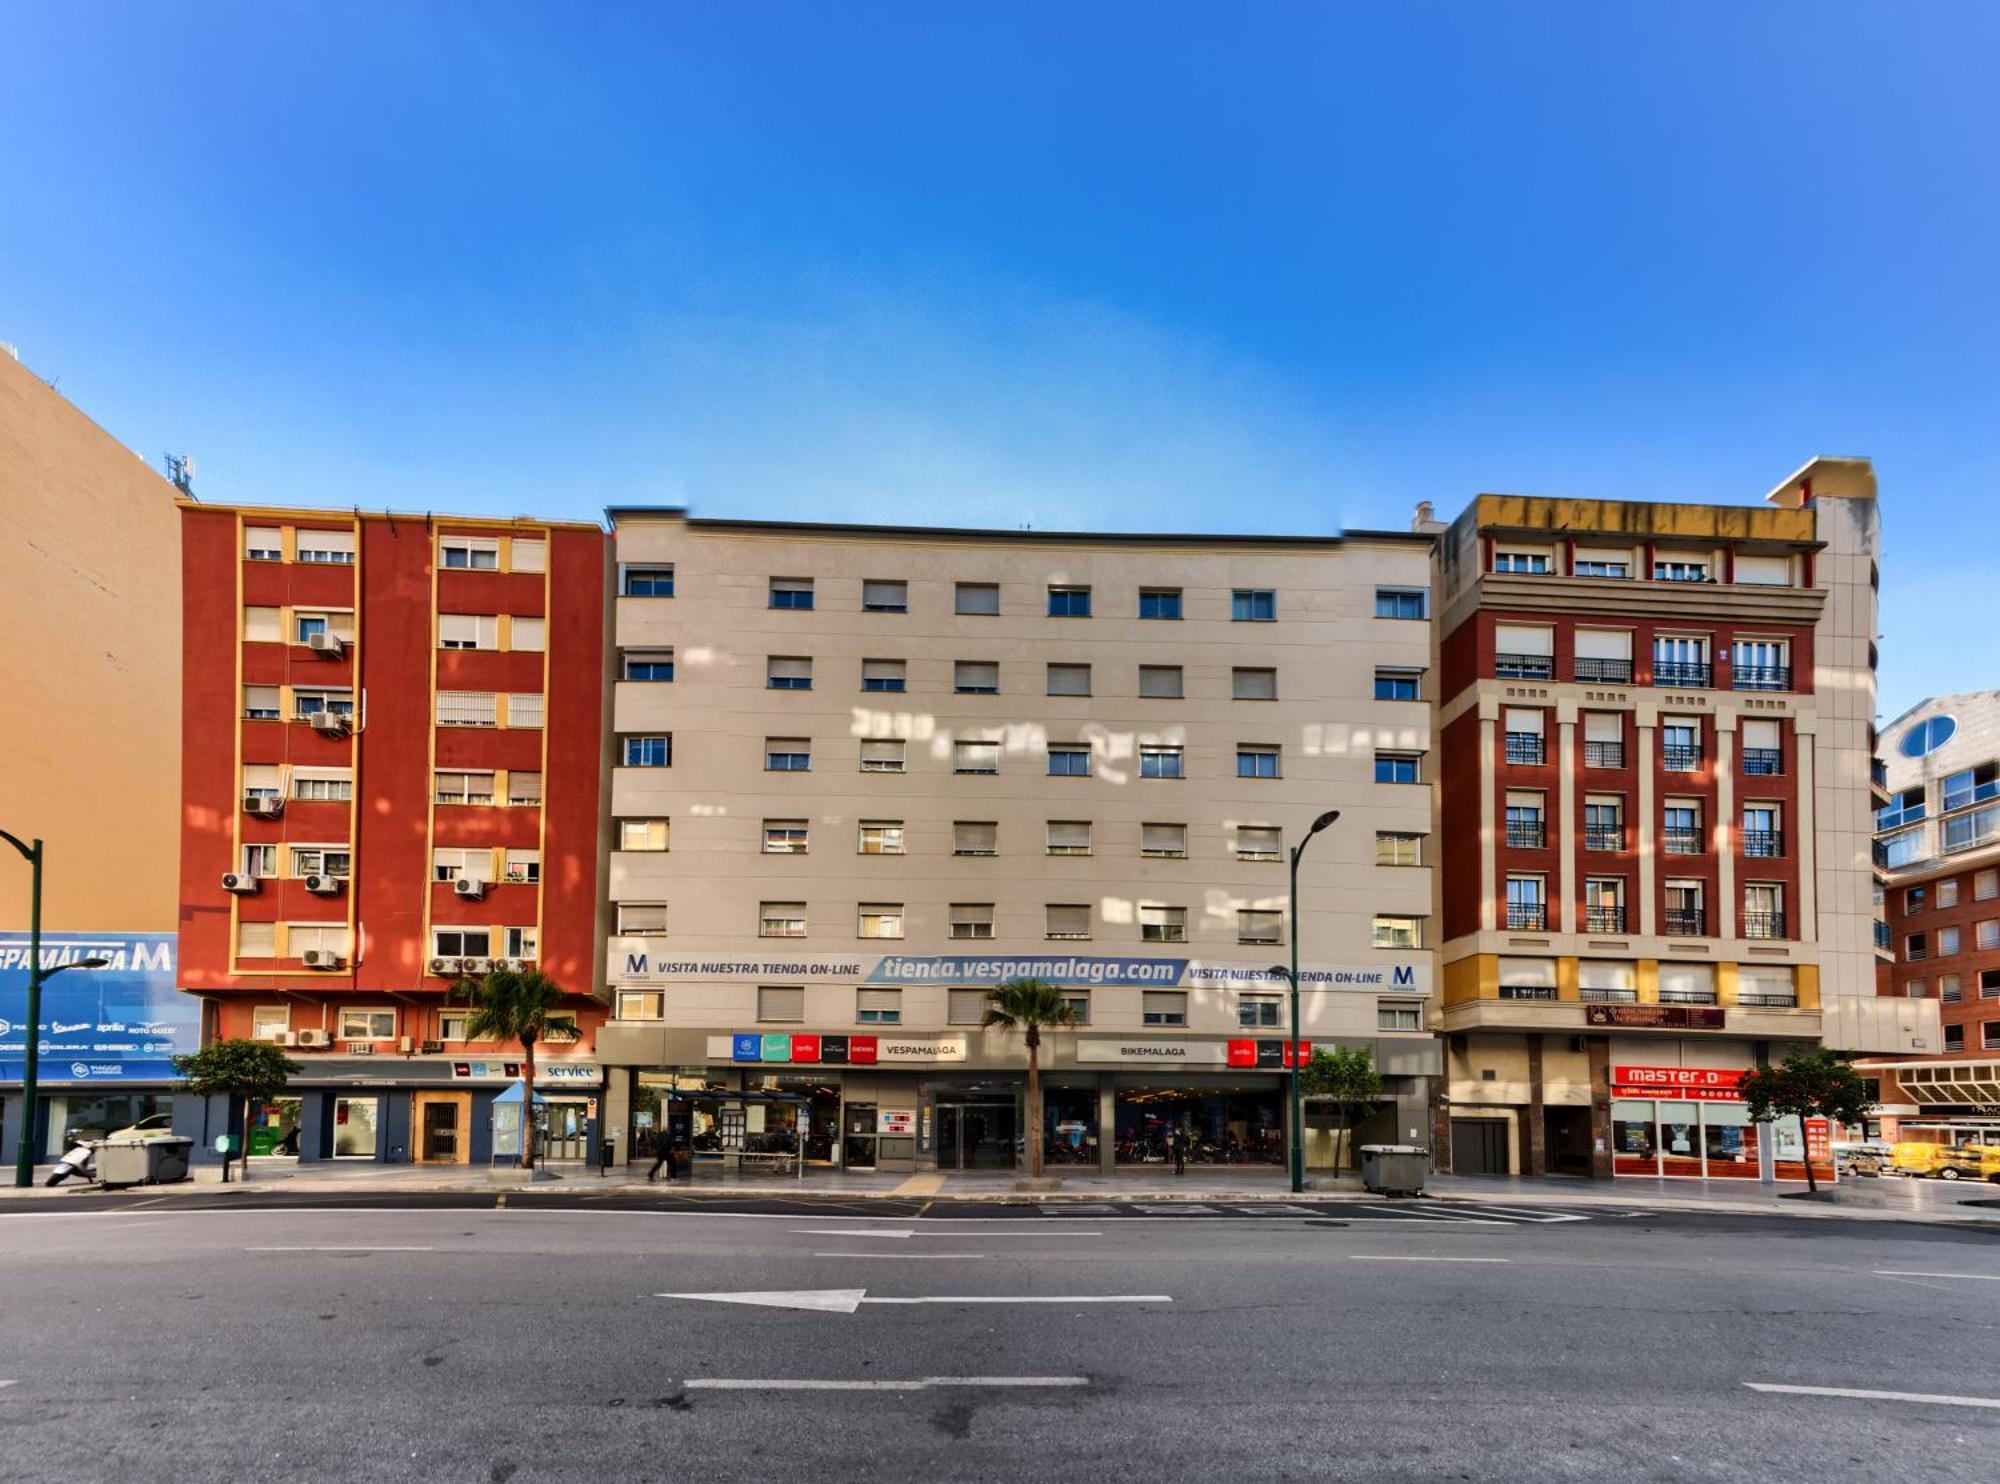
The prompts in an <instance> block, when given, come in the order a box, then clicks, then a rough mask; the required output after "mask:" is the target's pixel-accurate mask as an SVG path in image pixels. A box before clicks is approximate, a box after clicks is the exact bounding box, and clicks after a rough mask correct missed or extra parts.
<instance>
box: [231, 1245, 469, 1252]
mask: <svg viewBox="0 0 2000 1484" xmlns="http://www.w3.org/2000/svg"><path fill="white" fill-rule="evenodd" d="M243 1250H244V1251H245V1252H435V1251H437V1248H435V1247H380V1246H370V1247H245V1248H244V1249H243Z"/></svg>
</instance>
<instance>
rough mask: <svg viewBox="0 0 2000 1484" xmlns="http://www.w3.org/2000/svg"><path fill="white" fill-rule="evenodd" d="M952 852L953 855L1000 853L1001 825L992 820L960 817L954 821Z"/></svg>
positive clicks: (952, 827)
mask: <svg viewBox="0 0 2000 1484" xmlns="http://www.w3.org/2000/svg"><path fill="white" fill-rule="evenodd" d="M951 853H952V854H953V855H998V854H999V853H1000V826H999V825H998V824H997V823H995V822H993V821H992V820H981V819H959V820H954V821H952V826H951Z"/></svg>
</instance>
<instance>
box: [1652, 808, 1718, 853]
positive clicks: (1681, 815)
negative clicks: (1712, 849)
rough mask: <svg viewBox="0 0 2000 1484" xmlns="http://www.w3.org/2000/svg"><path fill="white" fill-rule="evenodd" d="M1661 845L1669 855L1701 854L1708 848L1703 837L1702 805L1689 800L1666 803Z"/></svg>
mask: <svg viewBox="0 0 2000 1484" xmlns="http://www.w3.org/2000/svg"><path fill="white" fill-rule="evenodd" d="M1661 845H1662V848H1663V849H1664V851H1665V853H1666V854H1668V855H1700V854H1701V853H1702V851H1703V850H1705V849H1706V848H1707V842H1706V841H1704V840H1703V839H1702V837H1701V806H1700V805H1699V804H1695V803H1689V802H1675V803H1669V804H1667V805H1666V808H1665V813H1664V815H1663V818H1662V839H1661Z"/></svg>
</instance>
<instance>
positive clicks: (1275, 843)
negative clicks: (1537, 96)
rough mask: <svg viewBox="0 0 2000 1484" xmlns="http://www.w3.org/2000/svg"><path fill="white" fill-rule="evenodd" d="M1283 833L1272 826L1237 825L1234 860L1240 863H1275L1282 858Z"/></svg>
mask: <svg viewBox="0 0 2000 1484" xmlns="http://www.w3.org/2000/svg"><path fill="white" fill-rule="evenodd" d="M1284 853H1285V847H1284V831H1282V830H1280V829H1279V828H1278V827H1277V826H1276V825H1274V824H1239V825H1238V826H1237V827H1236V858H1237V859H1238V860H1240V861H1275V860H1282V859H1283V858H1284Z"/></svg>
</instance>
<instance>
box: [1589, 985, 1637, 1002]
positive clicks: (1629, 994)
mask: <svg viewBox="0 0 2000 1484" xmlns="http://www.w3.org/2000/svg"><path fill="white" fill-rule="evenodd" d="M1576 997H1577V998H1578V999H1579V1000H1582V1001H1583V1002H1584V1003H1585V1004H1587V1005H1636V1004H1638V1003H1639V991H1638V990H1636V989H1579V990H1578V991H1577V992H1576Z"/></svg>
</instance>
